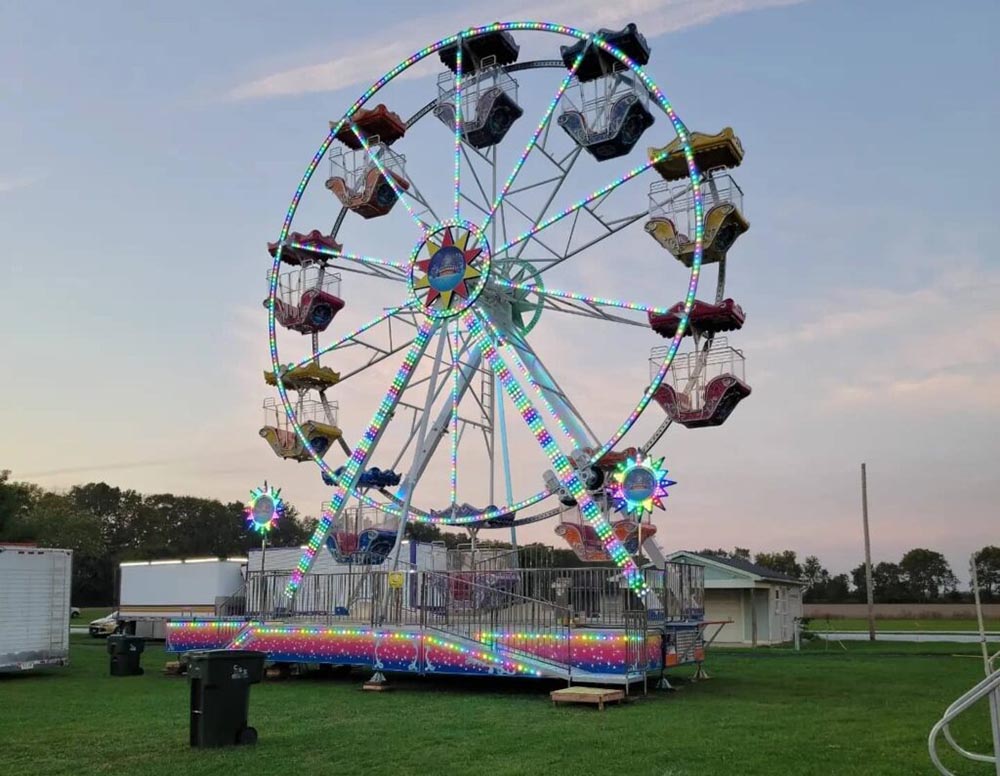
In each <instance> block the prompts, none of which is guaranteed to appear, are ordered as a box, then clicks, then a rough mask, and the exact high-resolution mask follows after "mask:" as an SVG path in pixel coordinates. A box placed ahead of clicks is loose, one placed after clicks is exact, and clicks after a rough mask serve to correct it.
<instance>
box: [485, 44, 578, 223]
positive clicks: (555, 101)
mask: <svg viewBox="0 0 1000 776" xmlns="http://www.w3.org/2000/svg"><path fill="white" fill-rule="evenodd" d="M586 51H587V47H586V46H584V48H583V49H582V50H581V51H580V53H579V54H578V55H577V57H576V59H575V60H574V62H573V66H572V67H571V68H570V69H569V72H568V73H566V77H565V78H563V79H562V82H561V83H560V84H559V88H558V89H557V90H556V94H555V96H554V97H553V98H552V101H551V102H550V103H549V107H548V108H546V110H545V114H544V115H543V116H542V120H541V121H539V122H538V126H537V127H535V131H534V133H533V134H532V135H531V140H529V141H528V144H527V145H526V146H525V147H524V150H523V151H522V152H521V157H520V158H519V159H518V160H517V163H516V164H515V165H514V169H513V170H511V171H510V175H508V176H507V180H506V181H505V182H504V184H503V187H502V188H501V189H500V193H499V194H497V198H496V199H495V200H494V202H493V206H492V207H491V208H490V212H489V213H488V214H487V216H486V220H485V221H483V224H482V227H481V228H482V229H483V230H484V231H485V230H486V228H487V227H488V226H489V225H490V222H491V221H493V218H494V216H495V215H496V212H497V209H498V208H499V207H500V204H501V203H502V202H503V200H504V198H505V197H506V196H507V192H508V191H510V187H511V186H513V185H514V181H515V180H516V179H517V176H518V174H519V173H520V172H521V168H522V167H524V163H525V162H526V161H527V160H528V155H529V154H530V153H531V152H532V150H533V149H534V148H535V146H536V145H537V144H538V138H539V137H540V136H541V134H542V132H544V131H545V128H546V127H547V126H548V125H549V122H550V121H551V120H552V114H553V113H554V112H555V110H556V106H557V105H559V101H560V100H561V99H562V96H563V94H565V93H566V89H567V88H568V87H569V85H570V82H571V81H572V80H573V76H575V75H576V71H577V69H579V67H580V63H581V62H583V55H584V54H585V53H586Z"/></svg>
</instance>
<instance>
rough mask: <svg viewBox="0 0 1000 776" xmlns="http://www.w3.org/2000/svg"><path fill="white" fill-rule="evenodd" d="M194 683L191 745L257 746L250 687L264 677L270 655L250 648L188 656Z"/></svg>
mask: <svg viewBox="0 0 1000 776" xmlns="http://www.w3.org/2000/svg"><path fill="white" fill-rule="evenodd" d="M187 659H188V680H189V682H190V684H191V746H233V745H235V744H254V743H256V742H257V731H256V730H255V729H254V728H252V727H249V726H248V725H247V711H248V709H249V707H250V685H251V684H257V683H258V682H259V681H260V680H261V679H263V678H264V661H265V660H267V654H266V653H264V652H256V651H254V650H250V649H206V650H198V651H195V652H188V653H187Z"/></svg>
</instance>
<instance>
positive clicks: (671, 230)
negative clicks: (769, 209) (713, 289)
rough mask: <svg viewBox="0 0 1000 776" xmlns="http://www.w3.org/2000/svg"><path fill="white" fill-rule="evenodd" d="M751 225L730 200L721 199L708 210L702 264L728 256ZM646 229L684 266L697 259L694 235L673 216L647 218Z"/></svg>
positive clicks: (711, 262)
mask: <svg viewBox="0 0 1000 776" xmlns="http://www.w3.org/2000/svg"><path fill="white" fill-rule="evenodd" d="M749 228H750V222H749V221H747V220H746V218H744V217H743V214H742V213H741V212H740V211H739V209H738V208H737V207H736V206H735V205H734V204H732V203H731V202H720V203H719V204H718V205H716V206H715V207H713V208H711V209H710V210H709V211H708V212H707V213H706V214H705V238H704V240H703V242H702V258H701V263H702V264H714V263H715V262H718V261H721V260H722V259H724V258H726V253H727V251H729V249H730V248H731V247H732V245H733V243H734V242H736V238H737V237H739V236H740V235H741V234H743V233H744V232H745V231H746V230H747V229H749ZM646 231H647V232H649V234H650V235H651V236H652V238H653V239H654V240H656V241H657V242H658V243H659V244H660V245H661V246H663V247H664V248H666V249H667V250H668V251H670V254H671V255H672V256H673V257H674V258H675V259H677V260H678V261H680V262H683V264H684V266H685V267H690V266H691V264H692V263H693V262H694V238H693V237H692V236H690V235H687V234H684V233H683V232H681V231H679V230H678V229H677V226H676V225H675V224H674V222H673V221H672V220H671V219H670V218H666V217H663V216H653V217H652V218H650V219H649V220H648V221H647V222H646Z"/></svg>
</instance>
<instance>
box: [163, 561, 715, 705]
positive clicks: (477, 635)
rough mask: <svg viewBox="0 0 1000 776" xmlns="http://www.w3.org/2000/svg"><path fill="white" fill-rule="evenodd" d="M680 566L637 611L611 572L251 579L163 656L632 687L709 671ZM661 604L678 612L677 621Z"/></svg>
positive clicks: (184, 623) (184, 624) (371, 573)
mask: <svg viewBox="0 0 1000 776" xmlns="http://www.w3.org/2000/svg"><path fill="white" fill-rule="evenodd" d="M673 565H676V566H677V569H668V570H657V569H650V570H648V572H647V573H648V574H649V575H651V576H650V577H649V580H650V584H651V593H650V596H651V598H650V601H651V607H650V608H647V609H637V610H635V611H632V610H631V609H630V608H629V606H630V605H629V604H627V601H626V599H627V597H628V596H631V595H632V594H631V592H630V591H629V590H628V588H627V586H626V587H625V588H624V589H622V588H621V587H620V586H619V584H618V580H619V572H618V571H617V569H611V568H601V569H552V568H548V569H512V568H507V569H496V570H493V571H481V570H474V571H460V572H458V571H443V572H437V571H419V570H416V569H415V568H412V567H411V568H409V569H408V570H407V571H403V572H401V571H389V570H377V569H372V568H371V567H367V568H366V569H361V570H359V569H358V568H357V567H354V568H352V569H350V571H348V572H343V573H339V574H310V575H306V576H305V577H304V578H303V579H302V587H300V588H299V590H298V593H297V594H296V596H295V598H294V599H291V600H289V599H288V598H286V597H285V595H284V589H285V585H286V584H287V582H288V580H289V579H290V578H291V575H290V573H288V574H286V573H276V572H263V573H262V572H249V573H248V580H247V586H246V587H245V588H244V590H243V591H241V592H240V593H239V594H238V595H237V596H234V597H233V598H232V599H230V601H229V602H227V603H226V604H223V605H221V606H220V607H219V609H218V612H219V616H217V617H214V618H204V619H201V618H199V619H180V620H174V621H171V622H170V623H169V625H168V627H167V651H168V652H174V653H181V652H187V651H189V650H195V649H254V650H260V651H262V652H265V653H267V655H268V659H269V660H270V661H272V662H276V663H308V664H324V665H338V666H354V667H360V668H366V669H370V670H372V671H373V672H399V673H413V674H420V675H434V674H442V675H461V676H507V677H527V678H535V679H544V678H549V679H561V680H564V681H569V682H574V683H575V682H581V683H588V684H596V685H611V686H616V685H617V686H622V685H626V686H627V685H628V684H630V683H633V682H641V681H643V680H645V679H646V678H647V676H649V675H650V674H658V675H659V674H662V672H663V671H664V670H666V669H669V668H673V667H675V666H679V665H687V664H700V663H701V662H702V661H704V658H705V649H704V640H703V638H702V630H703V627H704V625H703V623H702V621H701V619H702V613H701V612H702V610H700V609H698V608H697V606H698V605H700V601H698V600H695V599H694V598H690V600H689V601H688V604H687V605H685V606H683V607H682V606H681V605H680V601H681V597H682V596H684V595H688V593H690V592H691V591H692V590H693V588H692V586H691V585H692V580H694V579H695V577H693V576H692V575H691V574H690V573H684V572H682V571H681V570H680V568H681V566H683V564H673ZM686 568H694V569H698V570H700V568H699V567H686ZM685 591H686V592H685ZM526 593H529V594H530V595H525V594H526ZM664 598H667V599H669V600H671V601H676V602H677V608H676V609H672V610H671V611H670V612H669V613H668V612H667V610H665V609H664V608H662V606H660V604H659V602H660V601H661V600H664ZM628 600H633V599H628ZM671 606H673V604H671ZM241 610H242V611H241Z"/></svg>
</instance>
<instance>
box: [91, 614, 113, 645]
mask: <svg viewBox="0 0 1000 776" xmlns="http://www.w3.org/2000/svg"><path fill="white" fill-rule="evenodd" d="M89 630H90V635H91V636H93V637H94V638H95V639H101V638H105V637H107V636H110V635H112V634H113V633H114V632H115V631H117V630H118V612H111V614H109V615H106V616H104V617H98V618H97V619H96V620H93V621H91V623H90V626H89Z"/></svg>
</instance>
